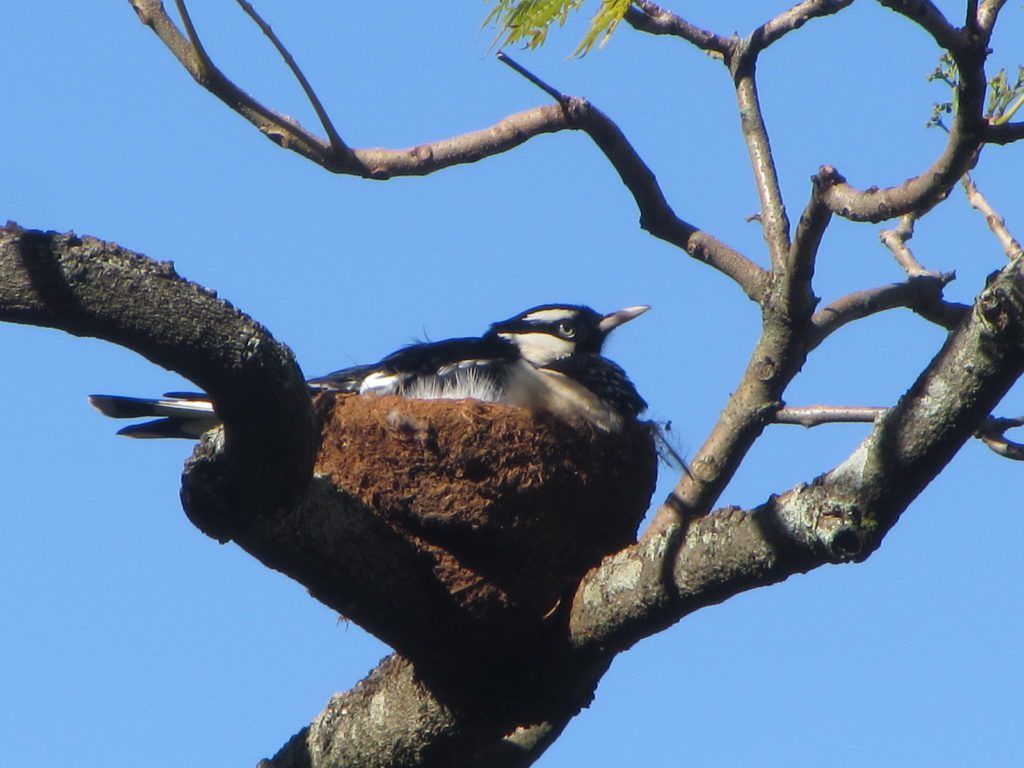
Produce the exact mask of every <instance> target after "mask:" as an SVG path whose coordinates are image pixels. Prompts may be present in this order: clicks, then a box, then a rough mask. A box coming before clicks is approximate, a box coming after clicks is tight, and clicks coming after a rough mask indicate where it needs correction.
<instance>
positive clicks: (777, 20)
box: [750, 0, 853, 51]
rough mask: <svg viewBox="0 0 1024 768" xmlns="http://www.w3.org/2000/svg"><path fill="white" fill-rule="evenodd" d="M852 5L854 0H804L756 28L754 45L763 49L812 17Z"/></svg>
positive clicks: (828, 14) (753, 36)
mask: <svg viewBox="0 0 1024 768" xmlns="http://www.w3.org/2000/svg"><path fill="white" fill-rule="evenodd" d="M850 5H853V0H804V2H802V3H798V4H797V5H794V6H793V7H792V8H790V9H789V10H788V11H783V12H782V13H780V14H779V15H778V16H775V17H774V18H772V19H769V20H768V21H766V22H765V23H764V24H762V25H761V26H760V27H758V28H757V29H756V30H754V32H753V34H752V35H751V36H750V38H751V44H752V47H754V48H755V49H756V50H757V51H762V50H764V49H765V48H767V47H768V46H769V45H771V44H772V43H774V42H776V41H778V40H780V39H782V38H783V37H785V36H786V35H787V34H789V33H790V32H793V31H794V30H797V29H800V27H802V26H803V25H804V24H806V23H807V22H808V21H810V20H811V19H818V18H821V17H822V16H831V15H832V14H835V13H839V11H841V10H843V9H844V8H847V7H849V6H850Z"/></svg>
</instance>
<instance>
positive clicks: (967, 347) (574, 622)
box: [569, 260, 1024, 648]
mask: <svg viewBox="0 0 1024 768" xmlns="http://www.w3.org/2000/svg"><path fill="white" fill-rule="evenodd" d="M1022 373H1024V261H1021V260H1018V261H1015V262H1013V263H1012V264H1010V265H1008V266H1007V267H1006V268H1005V269H1003V271H1002V272H1001V273H999V274H998V275H997V276H996V277H995V278H994V279H993V280H991V281H990V282H989V284H988V286H987V287H986V288H985V290H984V291H982V293H981V294H980V295H979V297H978V299H977V301H976V302H975V305H974V307H973V309H972V311H971V313H970V315H969V319H967V320H966V321H965V322H964V323H963V324H962V325H961V326H960V327H959V328H958V329H957V330H956V331H955V332H954V333H952V334H951V335H950V337H949V339H948V340H947V342H946V344H945V345H944V346H943V348H942V350H941V351H940V352H939V353H938V355H937V356H936V357H935V359H934V360H933V361H932V363H931V364H930V365H929V366H928V368H927V369H926V370H925V371H924V372H923V373H922V374H921V376H920V377H919V378H918V380H917V382H916V383H915V384H914V385H913V387H911V389H910V390H909V391H908V392H907V394H906V395H905V396H904V397H903V398H902V399H901V400H900V402H899V404H897V405H896V406H895V407H893V408H892V409H889V410H888V411H887V412H886V413H885V414H884V415H883V416H882V417H881V418H880V419H879V420H878V421H877V423H876V426H875V428H874V430H873V431H872V432H871V434H870V435H869V436H868V438H867V439H866V440H865V441H864V442H863V443H862V444H861V446H860V447H859V448H858V449H857V450H856V451H855V452H854V453H853V454H852V455H851V456H850V457H849V458H848V459H847V460H846V461H844V462H843V463H842V464H840V465H839V466H838V467H836V468H835V469H833V470H832V471H831V472H829V473H827V474H825V475H823V476H821V477H819V478H817V479H815V480H814V481H813V482H812V483H811V484H809V485H800V486H797V487H796V488H793V489H792V490H790V491H788V492H786V493H785V494H783V495H781V496H778V497H772V498H771V499H769V500H768V501H767V502H765V503H764V504H763V505H761V506H760V507H758V508H756V509H753V510H749V511H743V510H739V509H736V508H726V509H722V510H719V511H717V512H715V513H714V514H712V515H710V516H707V517H703V518H697V519H691V520H688V521H686V522H684V523H683V524H681V525H675V526H669V527H667V528H665V529H663V530H661V531H658V532H656V533H655V534H653V535H651V536H648V537H645V538H644V539H643V540H642V541H641V542H639V543H638V544H636V545H635V546H633V547H630V548H629V549H626V550H623V551H622V552H619V553H617V554H616V555H614V556H612V557H609V558H607V559H606V560H605V561H604V562H603V563H602V564H601V565H600V566H598V567H597V568H595V569H593V570H592V571H591V572H590V573H589V574H588V575H587V576H586V578H585V579H584V580H583V583H582V584H581V586H580V588H579V589H578V590H577V592H576V596H575V599H574V601H573V606H572V613H571V615H570V625H569V627H570V633H571V636H572V639H573V642H574V643H575V644H576V645H577V647H581V648H583V647H592V646H600V647H613V648H627V647H629V646H630V645H632V644H633V643H635V642H636V641H637V640H639V639H641V638H642V637H646V636H648V635H649V634H651V633H653V632H655V631H658V630H659V629H661V628H663V627H665V626H668V625H670V624H672V623H674V622H675V621H677V620H678V619H679V618H681V617H682V616H685V615H686V614H688V613H691V612H692V611H694V610H697V609H698V608H701V607H703V606H706V605H710V604H714V603H719V602H721V601H723V600H725V599H727V598H729V597H731V596H733V595H735V594H737V593H739V592H742V591H745V590H748V589H752V588H754V587H758V586H764V585H767V584H772V583H776V582H778V581H781V580H783V579H785V578H787V577H788V576H790V575H792V574H795V573H802V572H806V571H808V570H810V569H812V568H816V567H818V566H820V565H824V564H826V563H831V562H842V561H847V560H857V561H860V560H863V559H865V558H866V557H867V556H868V555H869V554H870V553H871V552H872V551H874V549H876V548H877V547H878V546H879V544H880V542H881V540H882V538H883V537H884V536H885V534H886V533H887V532H888V531H889V530H890V529H891V528H892V526H893V525H895V523H896V522H897V521H898V519H899V517H900V515H901V514H902V513H903V511H904V510H905V509H906V508H907V506H908V505H909V504H910V503H911V502H912V501H913V499H914V498H915V497H916V496H917V495H918V494H919V493H920V492H921V490H922V489H923V488H924V487H925V486H926V485H927V484H928V483H929V482H930V481H931V480H932V479H933V478H934V477H935V476H936V475H937V474H938V473H939V472H940V471H942V469H943V468H944V467H945V466H946V464H947V463H948V462H949V461H950V460H951V459H952V457H953V456H954V455H955V453H956V452H957V451H958V450H959V449H960V447H961V446H962V445H963V444H964V443H965V442H966V441H967V440H968V439H970V437H971V436H972V435H973V434H974V432H975V430H976V429H977V428H978V425H979V424H982V423H983V422H984V420H985V419H986V417H987V415H988V414H989V413H991V411H992V409H993V408H994V407H995V406H996V405H997V404H998V403H999V401H1000V400H1001V399H1002V398H1003V396H1004V395H1005V394H1006V392H1007V391H1008V390H1009V389H1010V387H1011V386H1012V385H1013V384H1014V382H1015V381H1016V380H1017V379H1018V378H1019V377H1020V376H1021V374H1022Z"/></svg>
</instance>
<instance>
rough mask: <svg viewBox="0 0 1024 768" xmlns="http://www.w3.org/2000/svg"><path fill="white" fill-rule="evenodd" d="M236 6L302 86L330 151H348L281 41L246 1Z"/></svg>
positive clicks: (307, 81) (239, 0) (240, 0)
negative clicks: (243, 12)
mask: <svg viewBox="0 0 1024 768" xmlns="http://www.w3.org/2000/svg"><path fill="white" fill-rule="evenodd" d="M238 4H239V5H240V6H241V7H242V10H244V11H245V12H246V13H247V14H249V17H250V18H251V19H252V20H253V21H255V22H256V24H257V26H259V28H260V29H261V30H262V31H263V34H264V35H266V36H267V38H268V39H269V40H270V42H271V43H273V45H274V48H276V49H277V52H278V53H279V54H280V55H281V58H282V59H284V62H285V64H287V65H288V69H290V70H291V71H292V74H293V75H294V76H295V79H296V80H298V81H299V85H300V86H302V91H303V93H305V94H306V98H307V99H309V103H310V104H311V105H312V107H313V111H314V112H316V116H317V117H318V118H319V119H320V125H322V126H323V128H324V131H325V132H326V133H327V138H328V140H329V141H330V142H331V149H332V150H334V152H336V153H338V154H342V153H345V152H348V151H349V148H348V146H346V144H345V142H343V141H342V140H341V137H340V136H339V135H338V132H337V131H336V130H335V128H334V124H333V123H332V122H331V118H330V116H329V115H328V114H327V110H325V109H324V106H323V104H321V103H320V98H319V97H318V96H317V95H316V91H314V90H313V86H311V85H310V84H309V80H307V79H306V76H305V75H304V74H303V73H302V70H301V69H299V65H298V64H297V63H296V61H295V58H294V57H293V56H292V55H291V53H290V52H289V51H288V49H287V48H285V47H284V44H283V43H282V42H281V40H280V39H279V38H278V37H277V35H276V34H274V30H273V29H271V27H270V25H269V24H268V23H267V22H266V21H264V20H263V17H261V16H260V15H259V14H258V13H257V12H256V9H255V8H253V7H252V5H251V4H250V3H248V2H247V1H246V0H238Z"/></svg>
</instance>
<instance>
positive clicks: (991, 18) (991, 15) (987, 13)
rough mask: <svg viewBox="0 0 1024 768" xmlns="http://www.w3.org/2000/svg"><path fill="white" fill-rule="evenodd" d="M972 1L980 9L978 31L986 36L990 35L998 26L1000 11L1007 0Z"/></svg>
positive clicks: (978, 11) (978, 12)
mask: <svg viewBox="0 0 1024 768" xmlns="http://www.w3.org/2000/svg"><path fill="white" fill-rule="evenodd" d="M971 2H972V3H973V4H976V5H977V9H978V10H977V16H976V18H977V27H978V31H979V32H981V33H982V34H984V35H985V36H986V37H988V36H990V35H991V34H992V30H993V29H994V28H995V26H996V20H997V19H998V18H999V12H1000V11H1001V10H1002V9H1003V6H1004V5H1006V0H981V2H980V3H979V2H977V0H971ZM970 4H971V3H969V4H968V5H970Z"/></svg>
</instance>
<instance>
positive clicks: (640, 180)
mask: <svg viewBox="0 0 1024 768" xmlns="http://www.w3.org/2000/svg"><path fill="white" fill-rule="evenodd" d="M564 107H565V112H566V115H567V116H568V119H569V121H570V124H571V126H572V127H573V128H578V129H580V130H583V131H586V132H587V134H588V135H589V136H590V138H591V139H593V140H594V143H595V144H597V146H598V148H600V150H601V151H602V152H603V153H604V154H605V157H607V158H608V160H609V161H610V162H611V164H612V166H613V167H614V168H615V170H616V171H617V172H618V174H619V178H621V179H622V182H623V184H625V185H626V187H627V188H628V189H629V191H630V192H631V193H632V194H633V199H634V200H636V204H637V208H639V210H640V226H641V227H642V228H643V229H645V230H647V231H648V232H650V233H651V234H652V235H654V236H655V237H658V238H660V239H662V240H665V241H667V242H670V243H673V244H674V245H677V246H679V247H680V248H682V249H683V250H685V251H686V252H687V253H688V254H689V255H690V256H692V257H693V258H695V259H697V260H698V261H702V262H704V263H705V264H708V265H709V266H712V267H714V268H715V269H717V270H718V271H720V272H722V273H723V274H725V275H728V276H729V277H731V278H732V279H733V280H735V281H736V283H738V284H739V286H740V287H741V288H742V289H743V291H744V292H745V293H746V294H747V296H749V297H750V298H751V299H752V300H753V301H755V302H758V303H761V302H762V301H763V300H764V296H765V291H766V290H767V286H768V274H767V273H766V272H765V271H764V270H763V269H762V268H761V267H759V266H758V265H757V264H755V263H754V262H752V261H751V260H750V259H748V258H747V257H746V256H744V255H743V254H741V253H739V252H738V251H735V250H733V249H732V248H730V247H729V246H728V245H726V244H725V243H723V242H721V241H720V240H718V239H716V238H715V237H713V236H712V235H710V234H708V233H707V232H704V231H702V230H699V229H697V228H696V227H694V226H693V225H692V224H689V223H688V222H686V221H683V220H682V219H680V218H679V217H678V216H677V215H676V213H675V211H673V210H672V206H671V205H669V203H668V201H667V200H666V199H665V196H664V194H663V193H662V191H661V187H660V186H659V185H658V181H657V179H656V178H655V176H654V173H652V172H651V169H650V168H648V167H647V165H646V164H645V163H644V162H643V160H642V159H641V158H640V156H639V155H638V154H637V152H636V150H635V149H633V147H632V145H631V144H630V143H629V141H628V140H627V139H626V137H625V135H623V133H622V131H621V130H620V129H619V127H618V126H617V125H616V124H615V123H613V122H612V121H611V120H610V119H609V118H608V116H607V115H605V114H604V113H603V112H601V111H600V110H599V109H598V108H597V107H595V106H593V105H592V104H590V102H588V101H586V100H585V99H580V98H575V97H570V98H568V99H567V100H566V102H565V105H564Z"/></svg>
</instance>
